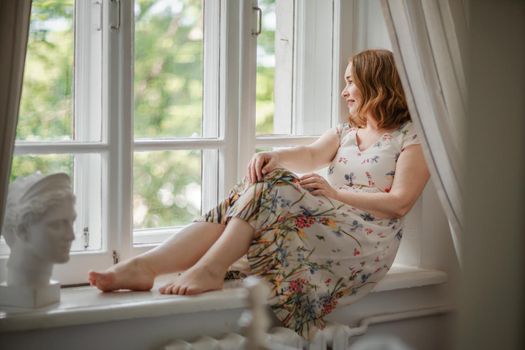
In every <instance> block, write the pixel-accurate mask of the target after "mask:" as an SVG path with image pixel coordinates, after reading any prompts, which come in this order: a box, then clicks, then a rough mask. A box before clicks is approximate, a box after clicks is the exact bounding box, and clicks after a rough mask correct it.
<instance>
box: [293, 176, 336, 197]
mask: <svg viewBox="0 0 525 350" xmlns="http://www.w3.org/2000/svg"><path fill="white" fill-rule="evenodd" d="M299 180H301V182H300V183H299V184H300V185H301V186H302V187H303V188H305V189H307V190H308V191H310V193H311V194H313V195H314V196H320V195H324V196H326V197H330V198H333V199H337V198H338V195H339V193H338V192H337V190H336V189H335V188H333V187H332V186H331V185H330V184H329V183H328V181H326V179H325V178H324V177H322V176H321V175H317V174H314V173H312V174H306V175H303V176H301V177H300V178H299Z"/></svg>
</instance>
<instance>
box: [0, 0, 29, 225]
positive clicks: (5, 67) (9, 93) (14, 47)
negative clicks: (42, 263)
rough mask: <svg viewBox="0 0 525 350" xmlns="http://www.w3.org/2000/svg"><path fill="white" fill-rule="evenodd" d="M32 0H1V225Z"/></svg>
mask: <svg viewBox="0 0 525 350" xmlns="http://www.w3.org/2000/svg"><path fill="white" fill-rule="evenodd" d="M30 14H31V0H20V1H18V0H0V228H1V227H2V223H3V219H4V209H5V200H6V197H7V188H8V185H9V175H10V173H11V161H12V158H13V149H14V145H15V134H16V124H17V121H18V109H19V106H20V95H21V93H22V79H23V77H24V63H25V57H26V48H27V35H28V33H29V17H30Z"/></svg>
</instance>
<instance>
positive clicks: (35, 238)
mask: <svg viewBox="0 0 525 350" xmlns="http://www.w3.org/2000/svg"><path fill="white" fill-rule="evenodd" d="M76 216H77V215H76V212H75V208H74V204H73V202H72V201H68V200H64V201H62V203H60V204H58V205H56V206H54V207H51V208H50V209H48V210H47V211H46V213H45V215H44V216H43V217H42V218H41V219H40V220H37V222H35V223H32V224H31V225H29V227H28V236H29V242H28V243H29V244H30V246H31V249H32V251H33V253H34V254H35V255H36V256H38V257H39V258H40V259H41V260H42V261H45V262H52V263H65V262H67V261H68V260H69V250H70V248H71V242H72V241H73V240H74V239H75V233H74V232H73V222H74V221H75V219H76Z"/></svg>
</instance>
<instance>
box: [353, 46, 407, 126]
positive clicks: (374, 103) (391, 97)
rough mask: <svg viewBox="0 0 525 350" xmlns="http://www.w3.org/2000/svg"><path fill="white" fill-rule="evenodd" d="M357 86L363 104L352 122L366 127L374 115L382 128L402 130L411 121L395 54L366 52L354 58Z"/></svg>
mask: <svg viewBox="0 0 525 350" xmlns="http://www.w3.org/2000/svg"><path fill="white" fill-rule="evenodd" d="M351 63H352V77H353V81H354V84H356V86H357V88H358V89H359V91H360V92H361V96H362V97H361V104H360V105H359V106H358V108H357V112H356V115H353V116H350V123H351V124H355V125H356V126H358V127H364V126H366V114H367V113H371V114H372V115H373V116H374V117H375V119H376V120H377V124H378V125H377V126H378V127H379V128H382V129H395V128H399V127H400V126H402V125H403V124H405V123H406V122H407V121H409V120H411V118H410V113H409V111H408V106H407V101H406V97H405V92H404V91H403V86H401V79H400V78H399V74H398V72H397V69H396V65H395V62H394V55H393V54H392V52H391V51H388V50H365V51H362V52H360V53H358V54H357V55H355V56H353V57H352V59H351Z"/></svg>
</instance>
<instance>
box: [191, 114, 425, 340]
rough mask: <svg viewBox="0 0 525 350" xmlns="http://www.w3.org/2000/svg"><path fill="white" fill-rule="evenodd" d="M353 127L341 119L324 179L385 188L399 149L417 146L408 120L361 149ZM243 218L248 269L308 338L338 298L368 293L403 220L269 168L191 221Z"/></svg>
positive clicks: (351, 187)
mask: <svg viewBox="0 0 525 350" xmlns="http://www.w3.org/2000/svg"><path fill="white" fill-rule="evenodd" d="M356 130H357V129H356V128H353V127H350V125H349V124H348V123H343V124H339V125H338V126H337V133H338V135H339V139H340V147H339V149H338V152H337V155H336V156H335V157H334V159H333V160H332V163H331V164H330V166H329V169H328V178H327V180H328V182H329V183H330V184H331V185H332V186H333V187H335V188H337V189H340V190H342V191H354V192H389V191H390V188H391V187H392V182H393V179H394V177H395V172H396V163H397V159H398V157H399V155H400V154H401V152H403V150H404V148H406V147H407V146H409V145H411V144H416V143H419V141H418V138H417V136H416V133H415V131H414V127H413V124H412V122H407V123H405V124H404V125H403V126H402V127H400V128H399V129H397V130H395V131H393V132H387V133H385V134H383V135H382V136H381V137H380V138H379V139H378V141H377V142H376V143H375V144H373V145H372V146H370V147H369V148H368V149H366V150H360V149H359V148H358V146H357V143H356ZM231 217H239V218H241V219H243V220H245V221H247V222H248V223H249V224H250V225H251V226H252V227H253V228H254V229H255V232H256V235H255V238H254V240H253V241H252V244H251V246H250V248H249V251H248V253H247V260H248V263H249V267H250V270H249V272H248V273H249V274H252V275H257V276H260V277H262V278H264V279H265V280H266V281H268V282H269V283H270V285H271V286H272V299H271V300H270V305H271V307H272V309H273V311H274V312H275V315H276V316H277V317H278V318H279V319H280V320H281V321H282V322H283V324H284V325H285V326H286V327H289V328H291V329H292V330H294V331H296V332H297V333H299V334H301V335H302V336H304V337H305V338H309V337H311V336H312V334H314V333H315V331H316V330H317V329H320V328H324V326H325V321H324V316H325V315H327V314H328V313H330V312H331V311H332V310H333V309H334V308H335V307H336V305H337V303H338V300H339V299H340V298H341V297H343V296H352V297H353V299H355V300H357V299H359V298H360V297H362V296H364V295H366V294H368V293H369V292H370V291H371V290H372V289H373V288H374V286H375V285H376V284H377V282H379V281H380V280H381V279H382V278H383V277H384V276H385V274H386V273H387V271H388V270H389V268H390V266H391V265H392V263H393V261H394V258H395V255H396V252H397V249H398V247H399V243H400V240H401V237H402V235H403V225H402V220H399V219H378V218H375V217H374V216H373V215H372V214H370V213H368V212H366V211H363V210H360V209H357V208H354V207H352V206H350V205H348V204H345V203H343V202H340V201H337V200H334V199H332V198H327V197H325V196H314V195H312V194H311V193H310V192H309V191H308V190H306V189H304V188H302V187H301V186H300V185H299V179H298V176H297V175H296V174H294V173H292V172H290V171H288V170H286V169H274V170H273V171H272V172H270V173H269V174H267V175H266V176H265V178H264V181H261V182H258V183H255V184H249V183H248V182H247V181H246V180H244V181H243V182H241V183H239V184H237V185H236V186H235V187H234V188H233V189H232V190H231V191H230V193H229V194H228V197H227V198H226V199H225V200H224V201H223V202H221V203H220V204H219V205H218V206H217V207H215V208H214V209H212V210H210V211H209V212H208V213H206V214H205V215H203V216H202V217H199V218H196V219H195V220H194V221H207V222H214V223H222V224H227V223H228V221H229V220H230V219H231Z"/></svg>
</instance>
